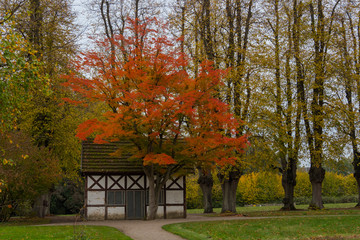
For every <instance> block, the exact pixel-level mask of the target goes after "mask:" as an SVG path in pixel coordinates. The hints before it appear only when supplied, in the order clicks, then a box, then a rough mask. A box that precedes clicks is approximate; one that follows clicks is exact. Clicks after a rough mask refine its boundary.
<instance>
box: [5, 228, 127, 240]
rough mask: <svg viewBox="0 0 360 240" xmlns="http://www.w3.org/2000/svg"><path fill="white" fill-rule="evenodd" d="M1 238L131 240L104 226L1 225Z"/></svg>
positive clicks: (7, 239)
mask: <svg viewBox="0 0 360 240" xmlns="http://www.w3.org/2000/svg"><path fill="white" fill-rule="evenodd" d="M0 239H1V240H3V239H4V240H5V239H6V240H9V239H11V240H17V239H19V240H20V239H36V240H38V239H39V240H41V239H49V240H50V239H65V240H70V239H74V240H75V239H76V240H77V239H81V240H88V239H94V240H95V239H103V240H111V239H114V240H131V238H130V237H128V236H126V235H124V234H123V233H121V232H120V231H118V230H117V229H115V228H112V227H104V226H79V225H78V226H75V227H74V226H11V225H0Z"/></svg>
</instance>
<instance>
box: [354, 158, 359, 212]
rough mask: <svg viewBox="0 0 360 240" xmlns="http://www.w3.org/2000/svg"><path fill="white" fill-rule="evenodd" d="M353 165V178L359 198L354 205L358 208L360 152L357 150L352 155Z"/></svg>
mask: <svg viewBox="0 0 360 240" xmlns="http://www.w3.org/2000/svg"><path fill="white" fill-rule="evenodd" d="M353 165H354V178H355V179H356V182H357V189H358V194H359V199H358V203H357V205H356V207H359V208H360V153H358V152H357V153H356V154H355V155H354V162H353Z"/></svg>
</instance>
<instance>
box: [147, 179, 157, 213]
mask: <svg viewBox="0 0 360 240" xmlns="http://www.w3.org/2000/svg"><path fill="white" fill-rule="evenodd" d="M147 177H148V182H149V213H148V216H147V219H148V220H154V219H155V218H156V213H157V210H158V197H157V194H156V191H155V190H156V187H155V180H154V176H150V177H149V176H147Z"/></svg>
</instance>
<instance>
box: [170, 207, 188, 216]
mask: <svg viewBox="0 0 360 240" xmlns="http://www.w3.org/2000/svg"><path fill="white" fill-rule="evenodd" d="M166 217H167V218H182V217H184V207H183V206H167V207H166Z"/></svg>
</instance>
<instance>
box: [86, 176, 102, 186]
mask: <svg viewBox="0 0 360 240" xmlns="http://www.w3.org/2000/svg"><path fill="white" fill-rule="evenodd" d="M92 177H93V178H94V179H95V180H98V179H99V178H100V177H101V176H97V175H95V176H92ZM87 182H88V185H87V187H88V188H90V187H91V185H93V184H94V181H93V180H92V179H91V178H90V177H89V176H88V177H87ZM98 184H100V186H101V187H103V188H105V178H104V177H103V178H102V179H101V180H100V181H99V183H98ZM98 184H95V185H94V186H93V187H92V188H91V189H101V188H100V186H99V185H98Z"/></svg>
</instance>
